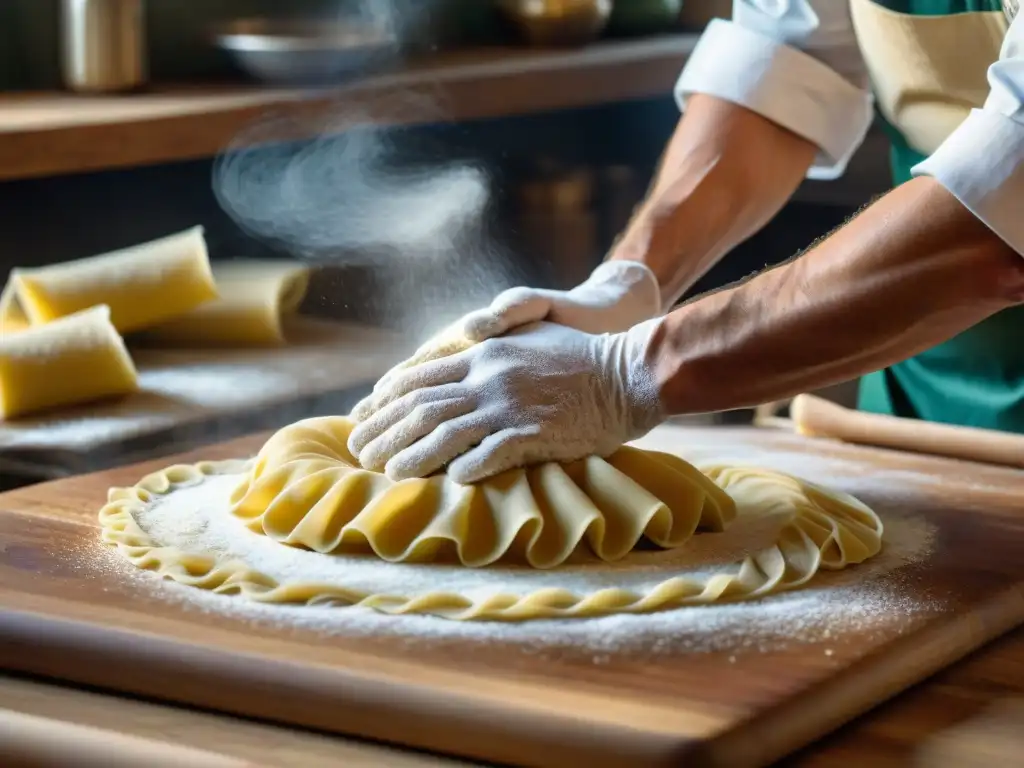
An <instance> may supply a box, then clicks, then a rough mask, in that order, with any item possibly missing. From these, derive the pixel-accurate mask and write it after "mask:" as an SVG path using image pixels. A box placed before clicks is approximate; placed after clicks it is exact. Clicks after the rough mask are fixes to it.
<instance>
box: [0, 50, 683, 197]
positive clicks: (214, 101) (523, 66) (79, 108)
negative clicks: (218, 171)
mask: <svg viewBox="0 0 1024 768" xmlns="http://www.w3.org/2000/svg"><path fill="white" fill-rule="evenodd" d="M697 37H698V35H696V34H673V35H667V36H660V37H653V38H645V39H643V40H627V41H605V42H600V43H596V44H593V45H591V46H588V47H586V48H581V49H572V50H534V49H527V48H508V47H494V48H488V49H481V50H470V51H460V52H454V53H450V54H445V55H439V56H437V57H435V58H431V59H428V60H423V61H420V62H416V63H413V64H410V65H409V66H408V67H407V68H406V69H404V70H402V71H400V72H393V73H388V74H381V75H377V76H373V77H369V78H365V79H363V80H360V81H358V82H355V83H352V84H350V85H347V86H344V87H341V88H338V89H331V90H308V89H306V90H296V89H280V88H277V89H275V88H267V87H258V86H255V87H246V86H241V85H229V86H191V87H168V86H158V87H154V88H153V89H151V90H149V91H147V92H144V93H139V94H131V95H111V96H81V95H76V94H71V93H8V94H0V180H5V179H24V178H33V177H41V176H49V175H56V174H65V173H78V172H84V171H95V170H101V169H109V168H121V167H129V166H136V165H146V164H153V163H163V162H169V161H177V160H187V159H194V158H199V157H207V156H211V155H213V154H216V153H217V152H218V151H219V150H221V149H222V148H224V147H225V146H226V145H227V144H228V143H229V142H231V141H232V139H234V138H235V137H236V136H237V135H238V134H239V132H240V131H242V130H243V129H245V128H246V127H247V126H249V125H251V124H252V123H253V122H254V120H256V119H257V118H258V117H260V116H262V115H265V114H267V113H272V114H274V115H275V116H288V117H294V118H298V119H299V120H300V121H301V122H302V123H303V126H302V128H300V129H299V130H298V132H299V133H302V132H303V131H306V132H307V133H314V132H316V131H319V130H322V126H323V121H324V119H325V118H326V117H327V116H330V115H331V114H332V113H333V114H334V115H335V116H336V113H337V109H336V108H335V105H337V104H338V103H339V101H342V100H343V101H344V103H345V105H346V107H347V108H349V109H350V110H351V109H353V108H358V109H359V110H361V111H362V112H363V113H364V114H366V115H369V116H371V119H373V120H374V121H375V122H380V121H383V122H387V123H392V124H417V123H430V122H436V121H437V120H438V116H439V114H441V113H440V111H439V106H440V105H443V116H444V119H445V120H453V121H459V120H472V119H479V118H490V117H506V116H511V115H518V114H527V113H535V112H544V111H549V110H557V109H567V108H578V107H587V106H593V105H598V104H603V103H611V102H616V101H624V100H630V99H641V98H650V97H654V96H659V95H663V94H668V93H670V92H671V89H672V86H673V84H674V82H675V80H676V78H677V77H678V75H679V71H680V69H681V68H682V65H683V63H684V62H685V59H686V57H687V55H688V54H689V53H690V51H692V50H693V46H694V44H695V42H696V40H697ZM403 95H414V96H416V97H417V101H418V102H419V104H418V105H415V106H413V107H412V108H410V104H409V101H408V100H406V99H402V98H401V97H402V96H403ZM426 95H430V96H432V97H435V96H436V98H430V99H423V97H424V96H426ZM336 124H337V123H336V121H332V125H336Z"/></svg>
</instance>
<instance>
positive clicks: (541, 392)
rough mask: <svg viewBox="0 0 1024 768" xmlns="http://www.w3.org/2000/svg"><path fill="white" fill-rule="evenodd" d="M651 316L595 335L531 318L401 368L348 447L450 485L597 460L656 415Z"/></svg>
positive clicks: (400, 471)
mask: <svg viewBox="0 0 1024 768" xmlns="http://www.w3.org/2000/svg"><path fill="white" fill-rule="evenodd" d="M656 322H657V321H649V322H647V323H642V324H640V325H638V326H635V327H634V328H632V329H630V330H628V331H625V332H622V333H616V334H601V335H592V334H587V333H582V332H580V331H577V330H574V329H571V328H566V327H564V326H560V325H554V324H549V323H538V324H535V325H532V326H529V327H527V328H523V329H520V330H518V331H516V332H515V333H513V334H510V335H507V336H502V337H500V338H494V339H489V340H487V341H484V342H481V343H479V344H477V345H475V346H473V347H471V348H470V349H468V350H465V351H463V352H459V353H457V354H454V355H451V356H449V357H444V358H441V359H439V360H432V361H430V362H426V363H422V364H420V365H416V366H413V367H410V368H407V369H406V370H404V371H402V372H400V373H396V374H395V375H393V376H391V377H390V378H389V380H388V382H387V384H386V385H385V386H384V387H382V388H381V389H380V391H377V392H375V394H374V398H373V405H372V410H370V411H368V412H364V414H363V419H362V420H361V421H360V422H359V423H358V424H357V425H356V427H355V428H354V429H353V430H352V433H351V435H350V437H349V442H348V447H349V450H350V451H351V452H352V454H353V455H354V456H356V457H358V459H359V462H360V464H362V465H363V466H364V467H366V468H367V469H372V470H376V471H384V472H385V473H386V474H387V475H388V476H389V477H391V478H392V479H395V480H401V479H405V478H411V477H425V476H427V475H430V474H433V473H434V472H437V471H439V470H441V469H444V468H445V467H447V473H448V476H449V477H450V478H451V479H453V480H454V481H455V482H458V483H472V482H476V481H478V480H482V479H484V478H486V477H490V476H491V475H495V474H497V473H499V472H503V471H504V470H506V469H511V468H513V467H519V466H526V465H530V464H536V463H539V462H544V461H572V460H575V459H580V458H583V457H585V456H591V455H598V456H607V455H609V454H611V453H613V452H614V451H615V450H616V449H618V448H619V446H621V445H622V444H623V443H626V442H628V441H630V440H634V439H636V438H638V437H640V436H642V435H644V434H646V433H647V432H648V431H650V430H651V429H652V428H653V427H654V426H655V425H657V424H658V422H660V421H661V419H662V411H661V405H660V402H659V398H658V389H657V385H656V383H655V380H654V376H653V372H652V371H651V370H650V367H649V365H648V363H647V362H646V361H645V351H646V348H647V344H648V340H649V338H650V336H651V333H652V331H653V328H654V323H656Z"/></svg>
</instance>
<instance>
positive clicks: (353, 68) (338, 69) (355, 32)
mask: <svg viewBox="0 0 1024 768" xmlns="http://www.w3.org/2000/svg"><path fill="white" fill-rule="evenodd" d="M213 38H214V40H215V41H216V44H217V46H218V47H219V48H221V49H223V50H225V51H227V52H228V53H229V54H231V57H232V58H233V59H234V60H235V62H236V63H237V64H238V66H239V67H241V68H242V69H243V70H244V71H245V72H246V73H248V74H249V75H251V76H252V77H255V78H257V79H259V80H262V81H264V82H268V83H277V84H282V85H298V84H306V83H309V84H314V83H315V84H325V83H335V82H338V81H341V80H347V79H350V78H351V77H353V76H356V75H359V74H363V73H366V72H368V71H371V70H374V69H377V68H379V67H380V66H382V65H383V64H384V63H385V62H387V61H388V60H389V59H390V58H391V57H390V56H389V54H391V53H393V52H394V51H395V49H396V46H397V41H396V39H395V37H394V36H393V35H391V34H389V33H387V32H386V31H384V30H381V29H377V28H374V27H372V26H369V25H365V24H359V23H357V22H343V21H338V22H334V21H324V22H319V21H283V20H279V19H239V20H237V21H232V22H228V23H226V24H223V25H220V26H218V27H217V28H215V29H214V30H213Z"/></svg>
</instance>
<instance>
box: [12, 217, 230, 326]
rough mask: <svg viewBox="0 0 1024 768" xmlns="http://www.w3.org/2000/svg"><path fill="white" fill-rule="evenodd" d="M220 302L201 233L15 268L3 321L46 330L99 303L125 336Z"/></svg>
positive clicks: (195, 229)
mask: <svg viewBox="0 0 1024 768" xmlns="http://www.w3.org/2000/svg"><path fill="white" fill-rule="evenodd" d="M216 297H217V289H216V287H215V285H214V281H213V274H212V273H211V270H210V261H209V256H208V254H207V251H206V241H205V239H204V237H203V228H202V227H193V228H192V229H189V230H186V231H185V232H180V233H178V234H174V235H170V236H168V237H163V238H160V239H159V240H152V241H150V242H148V243H142V244H140V245H135V246H132V247H130V248H124V249H122V250H119V251H113V252H110V253H105V254H102V255H100V256H91V257H89V258H85V259H79V260H77V261H68V262H64V263H62V264H53V265H51V266H48V267H39V268H32V269H20V268H18V269H14V270H12V271H11V275H10V277H9V278H8V285H7V287H6V288H5V289H4V293H3V295H2V297H0V322H2V323H3V327H4V329H5V330H6V329H8V328H10V329H13V328H15V327H16V326H17V325H18V324H21V323H23V322H27V323H28V324H31V325H33V326H35V325H42V324H43V323H48V322H50V321H52V320H56V319H57V318H60V317H66V316H67V315H70V314H73V313H75V312H79V311H81V310H84V309H88V308H89V307H94V306H96V305H99V304H106V305H107V306H108V307H109V308H110V321H111V322H112V323H113V325H114V327H115V328H116V329H117V330H118V331H120V332H121V333H127V332H128V331H135V330H139V329H142V328H146V327H149V326H152V325H156V324H157V323H159V322H161V321H162V320H165V319H167V318H170V317H174V316H176V315H180V314H183V313H185V312H188V311H189V310H191V309H193V308H194V307H197V306H199V305H200V304H202V303H203V302H206V301H210V300H211V299H215V298H216Z"/></svg>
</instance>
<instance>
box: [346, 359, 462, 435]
mask: <svg viewBox="0 0 1024 768" xmlns="http://www.w3.org/2000/svg"><path fill="white" fill-rule="evenodd" d="M468 372H469V358H468V356H467V355H466V354H465V353H459V354H456V355H452V356H450V357H443V358H441V359H440V360H431V361H430V362H428V363H423V364H421V365H415V366H412V367H411V368H406V369H404V370H401V371H396V372H395V373H394V375H392V376H391V377H389V378H388V379H387V380H386V381H384V380H382V381H381V382H378V384H377V386H376V387H374V391H373V394H371V395H370V396H369V397H368V398H364V400H362V401H360V403H359V405H358V406H357V408H358V412H357V411H356V410H353V413H352V417H353V419H355V420H356V421H359V422H362V421H366V420H367V419H368V418H370V416H371V414H373V413H375V412H377V411H380V410H382V409H383V408H386V407H387V406H388V405H390V404H391V403H393V402H395V401H396V400H399V399H400V398H403V397H405V396H406V395H408V394H409V393H410V392H415V391H416V390H418V389H426V388H428V387H440V386H444V385H445V384H455V383H458V382H460V381H462V380H463V379H464V378H465V377H466V374H467V373H468ZM370 398H372V401H371V402H369V403H367V400H369V399H370Z"/></svg>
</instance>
